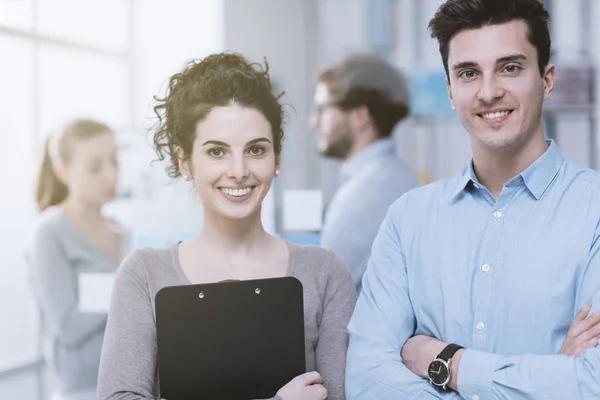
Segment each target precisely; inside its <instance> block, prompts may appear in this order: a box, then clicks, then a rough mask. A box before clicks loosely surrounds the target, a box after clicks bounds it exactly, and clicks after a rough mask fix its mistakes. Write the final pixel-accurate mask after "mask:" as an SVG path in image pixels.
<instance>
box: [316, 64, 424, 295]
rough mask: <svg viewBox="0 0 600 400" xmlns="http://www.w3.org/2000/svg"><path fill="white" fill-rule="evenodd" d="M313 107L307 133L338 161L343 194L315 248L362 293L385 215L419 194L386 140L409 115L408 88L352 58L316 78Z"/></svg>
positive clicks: (396, 75) (390, 73) (395, 74)
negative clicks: (330, 254)
mask: <svg viewBox="0 0 600 400" xmlns="http://www.w3.org/2000/svg"><path fill="white" fill-rule="evenodd" d="M314 103H315V104H314V105H315V107H314V109H315V111H314V112H313V114H312V116H311V119H310V125H311V127H312V128H313V129H315V130H316V131H317V134H318V146H319V152H320V153H321V154H322V155H324V156H326V157H332V158H337V159H340V160H342V166H341V179H340V180H341V186H340V187H339V189H338V191H337V192H336V194H335V196H334V198H333V199H332V201H331V203H330V204H329V207H328V210H327V214H326V217H325V222H324V226H323V229H322V232H321V244H322V246H323V247H326V248H329V249H331V250H333V251H334V252H335V253H336V254H337V255H338V256H339V257H340V258H342V259H343V260H344V262H345V263H346V264H347V265H348V267H349V269H350V273H351V275H352V279H353V281H354V284H355V286H356V289H357V290H358V291H360V286H361V280H362V276H363V274H364V272H365V269H366V267H367V261H368V259H369V255H370V253H371V246H372V245H373V239H375V236H376V235H377V231H378V230H379V226H380V225H381V221H382V220H383V218H384V217H385V213H386V211H387V209H388V208H389V206H390V205H391V204H392V203H393V202H394V201H395V200H397V199H398V198H399V197H400V196H401V195H402V194H404V193H405V192H406V191H408V190H409V189H412V188H414V187H416V186H418V181H417V179H416V177H415V175H414V174H413V173H412V171H411V170H410V169H409V167H408V166H407V165H406V164H405V163H404V162H402V161H401V160H400V159H399V158H398V156H397V155H396V147H395V145H394V141H393V139H392V137H391V135H392V131H393V129H394V127H395V126H396V124H397V123H398V122H399V121H401V120H403V119H404V118H405V117H406V116H407V115H408V112H409V95H408V83H407V82H406V80H405V79H404V77H403V76H402V74H401V73H400V72H399V71H398V70H397V69H396V68H394V67H393V66H392V65H391V64H389V63H388V62H387V61H385V60H384V59H383V58H382V57H379V56H376V55H370V54H366V55H355V56H351V57H349V58H347V59H345V60H343V61H341V62H340V63H338V64H336V65H334V66H332V67H330V68H328V69H326V70H325V71H322V72H321V73H320V74H319V76H318V79H317V87H316V90H315V98H314Z"/></svg>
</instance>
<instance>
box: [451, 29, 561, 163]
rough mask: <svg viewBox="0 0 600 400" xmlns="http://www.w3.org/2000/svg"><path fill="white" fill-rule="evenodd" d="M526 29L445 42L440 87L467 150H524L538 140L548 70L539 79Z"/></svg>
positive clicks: (471, 33)
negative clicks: (462, 130)
mask: <svg viewBox="0 0 600 400" xmlns="http://www.w3.org/2000/svg"><path fill="white" fill-rule="evenodd" d="M527 31H528V28H527V24H526V23H525V22H524V21H522V20H514V21H510V22H507V23H504V24H500V25H490V26H484V27H482V28H480V29H472V30H465V31H462V32H460V33H458V34H456V35H455V36H454V37H453V38H452V39H451V41H450V46H449V54H448V69H449V77H450V81H449V82H448V81H447V82H446V83H447V87H448V96H449V98H450V101H451V103H452V106H453V108H454V109H455V110H456V112H457V113H458V116H459V118H460V120H461V122H462V124H463V126H464V127H465V129H466V130H467V131H468V132H469V134H470V135H471V143H472V146H473V150H477V149H481V150H484V151H488V152H489V151H497V150H503V149H511V150H519V149H523V148H525V147H526V146H527V145H528V143H530V140H531V139H532V138H534V137H535V136H536V135H538V134H539V135H543V130H542V104H543V102H544V101H545V100H547V99H548V98H550V92H551V89H552V87H553V86H554V79H555V70H554V66H553V65H548V66H546V69H545V73H544V76H543V77H542V76H540V72H539V68H538V58H537V51H536V49H535V47H534V46H533V45H532V44H531V43H529V41H528V40H527Z"/></svg>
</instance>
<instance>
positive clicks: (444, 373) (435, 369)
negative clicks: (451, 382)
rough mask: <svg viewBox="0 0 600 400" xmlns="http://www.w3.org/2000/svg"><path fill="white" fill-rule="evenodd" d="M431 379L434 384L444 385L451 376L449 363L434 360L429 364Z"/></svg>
mask: <svg viewBox="0 0 600 400" xmlns="http://www.w3.org/2000/svg"><path fill="white" fill-rule="evenodd" d="M428 372H429V379H431V382H432V383H433V384H434V385H439V386H443V385H444V384H445V383H448V382H447V381H448V378H449V377H450V374H449V371H448V365H446V363H444V362H443V361H441V360H433V361H432V362H431V364H429V370H428Z"/></svg>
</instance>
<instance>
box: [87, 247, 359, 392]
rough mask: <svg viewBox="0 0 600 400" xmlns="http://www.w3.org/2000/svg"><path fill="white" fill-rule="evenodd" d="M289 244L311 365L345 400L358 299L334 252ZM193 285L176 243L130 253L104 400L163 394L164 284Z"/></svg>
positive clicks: (109, 343)
mask: <svg viewBox="0 0 600 400" xmlns="http://www.w3.org/2000/svg"><path fill="white" fill-rule="evenodd" d="M288 249H289V252H290V258H289V267H288V274H289V275H290V276H294V277H296V278H298V279H299V280H300V282H302V285H303V293H304V326H305V340H306V343H305V346H306V347H305V348H306V368H307V371H314V370H316V371H318V372H319V373H320V374H321V375H322V377H323V379H324V381H325V387H326V388H327V390H328V392H329V395H328V399H331V400H339V399H344V398H345V395H344V374H345V367H346V351H347V347H348V334H347V325H348V322H349V320H350V316H351V314H352V312H353V310H354V303H355V301H356V292H355V290H354V286H353V285H352V280H351V278H350V274H349V273H348V270H347V268H346V266H345V265H344V263H343V262H342V261H341V260H340V259H339V258H337V257H336V256H335V255H334V253H333V252H331V251H329V250H325V249H322V248H320V247H316V246H300V245H296V244H292V243H288ZM189 284H191V282H190V281H189V280H188V279H187V277H186V275H185V273H184V272H183V269H182V268H181V265H180V262H179V252H178V245H177V244H176V245H174V246H171V247H169V248H167V249H150V248H144V249H139V250H136V251H134V252H132V253H131V254H130V255H129V256H128V257H127V258H126V259H125V261H124V262H123V264H122V265H121V267H120V268H119V272H118V273H117V278H116V282H115V287H114V291H113V298H112V303H111V307H110V311H109V318H108V326H107V329H106V336H105V341H104V349H103V351H102V361H101V364H100V374H99V378H98V399H99V400H118V399H121V400H125V399H127V400H140V399H157V398H160V397H159V396H160V394H159V388H158V368H157V363H156V352H157V349H156V325H155V313H154V306H155V303H154V300H155V296H156V293H157V292H158V291H159V290H160V289H161V288H163V287H165V286H179V285H189ZM274 328H276V327H274ZM273 396H275V393H273Z"/></svg>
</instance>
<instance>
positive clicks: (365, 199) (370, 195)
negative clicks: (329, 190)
mask: <svg viewBox="0 0 600 400" xmlns="http://www.w3.org/2000/svg"><path fill="white" fill-rule="evenodd" d="M340 178H341V182H342V183H341V185H340V187H339V189H338V190H337V192H336V194H335V196H334V197H333V199H332V200H331V203H330V204H329V207H328V209H327V214H326V217H325V222H324V224H323V228H322V230H321V245H322V246H323V247H325V248H327V249H330V250H333V252H335V254H337V256H338V257H340V258H341V259H342V260H343V261H344V263H346V265H347V266H348V268H349V270H350V275H351V276H352V280H353V281H354V285H355V287H356V290H357V291H360V284H361V282H362V276H363V274H364V272H365V269H366V268H367V262H368V261H369V256H370V255H371V246H373V240H374V239H375V236H376V235H377V232H378V231H379V226H380V225H381V222H382V221H383V218H384V217H385V214H386V212H387V209H388V208H389V207H390V206H391V205H392V203H393V202H394V201H396V200H398V198H399V197H400V196H402V195H403V194H404V193H406V192H407V191H408V190H410V189H412V188H415V187H417V186H418V185H419V182H418V180H417V178H416V176H415V174H414V173H413V172H412V170H411V169H410V167H409V166H408V165H407V164H406V163H404V162H403V161H402V160H401V159H400V158H399V157H398V156H397V154H396V146H395V144H394V141H393V139H392V138H389V137H388V138H383V139H379V140H377V141H375V142H374V143H372V144H371V145H369V146H368V147H366V148H364V149H363V150H361V151H360V152H358V153H356V154H355V155H354V156H352V157H351V158H350V159H349V160H348V161H346V162H345V163H344V164H343V165H342V167H341V169H340Z"/></svg>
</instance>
